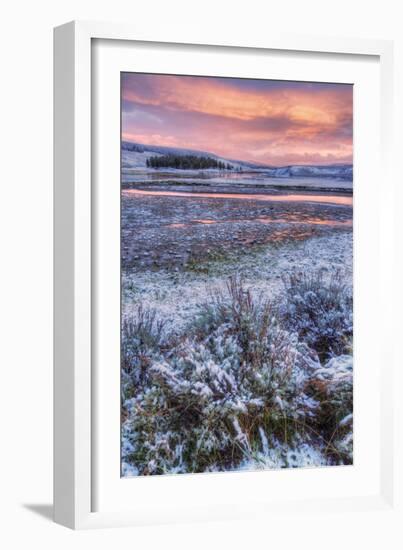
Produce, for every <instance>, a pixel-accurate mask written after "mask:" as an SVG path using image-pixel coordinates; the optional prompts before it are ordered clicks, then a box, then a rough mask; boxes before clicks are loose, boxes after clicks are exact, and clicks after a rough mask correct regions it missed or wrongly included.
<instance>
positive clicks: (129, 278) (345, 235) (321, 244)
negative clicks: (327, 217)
mask: <svg viewBox="0 0 403 550" xmlns="http://www.w3.org/2000/svg"><path fill="white" fill-rule="evenodd" d="M352 247H353V240H352V231H351V230H345V231H343V232H338V233H333V234H329V235H325V236H319V237H312V238H309V239H307V240H301V241H296V242H288V243H286V244H284V245H282V246H279V247H277V246H270V245H268V246H267V247H266V248H265V249H264V250H261V251H259V252H257V253H253V252H252V253H251V254H246V255H244V256H242V257H241V258H240V259H238V260H237V261H236V262H230V263H225V262H224V263H222V262H214V261H212V262H210V266H209V267H210V268H211V269H210V271H209V273H208V274H203V273H201V274H199V273H194V272H188V271H181V272H168V271H156V272H152V271H144V272H132V273H129V274H125V275H124V276H123V280H122V291H123V301H122V306H123V310H122V311H123V315H124V316H130V315H131V314H132V312H133V310H134V308H136V307H137V304H138V303H139V301H145V302H146V303H147V304H148V305H149V306H150V307H152V308H156V309H157V310H158V311H159V312H160V313H161V315H162V316H163V317H164V318H165V319H169V320H170V324H171V326H172V327H175V329H176V330H179V329H180V328H182V327H183V326H185V325H186V323H187V321H188V320H189V319H191V318H192V316H193V315H194V313H195V310H196V309H197V307H198V306H199V305H200V304H202V303H204V302H205V301H206V300H207V299H208V298H209V296H210V294H211V291H212V290H213V291H214V290H216V289H222V288H223V286H224V285H225V281H226V279H227V278H228V277H229V276H230V275H232V274H234V273H237V274H238V275H240V276H242V277H243V278H244V280H245V283H246V284H250V285H253V289H254V290H255V291H256V292H264V293H265V294H267V295H268V297H273V298H274V297H276V296H278V294H279V293H280V291H281V288H282V282H281V277H282V275H283V274H285V273H288V272H289V271H290V270H293V269H297V270H303V271H308V272H309V271H316V270H318V269H321V268H323V269H325V270H328V269H329V268H330V267H332V268H338V267H339V268H340V269H342V270H343V272H344V273H345V277H346V281H347V282H348V283H349V284H350V285H351V284H352V259H353V255H352Z"/></svg>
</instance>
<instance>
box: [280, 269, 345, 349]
mask: <svg viewBox="0 0 403 550" xmlns="http://www.w3.org/2000/svg"><path fill="white" fill-rule="evenodd" d="M283 282H284V293H283V295H282V296H281V303H280V305H279V312H280V316H281V319H282V323H284V325H285V327H287V328H288V330H290V331H295V332H297V333H298V335H299V337H300V339H301V340H303V341H304V342H306V344H308V346H309V347H311V348H312V349H314V350H316V351H317V353H318V354H319V356H320V358H321V359H325V358H328V357H329V356H331V355H340V354H343V353H345V352H346V351H348V348H349V345H350V341H351V338H352V333H353V300H352V294H351V292H350V290H349V289H348V288H347V286H346V285H345V283H344V281H343V276H342V273H341V272H340V271H334V272H331V273H330V274H326V271H325V270H319V271H317V272H314V273H297V272H295V273H291V274H288V275H287V276H285V277H284V278H283Z"/></svg>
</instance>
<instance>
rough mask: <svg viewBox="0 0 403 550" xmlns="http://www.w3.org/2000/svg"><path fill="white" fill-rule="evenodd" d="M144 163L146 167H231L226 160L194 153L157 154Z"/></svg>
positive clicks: (225, 168)
mask: <svg viewBox="0 0 403 550" xmlns="http://www.w3.org/2000/svg"><path fill="white" fill-rule="evenodd" d="M146 164H147V167H148V168H177V169H181V170H206V169H207V168H215V169H218V170H232V169H233V167H232V166H231V165H230V164H229V163H228V162H223V161H221V160H217V159H214V158H211V157H198V156H196V155H173V154H168V155H158V156H154V157H149V158H148V159H147V161H146Z"/></svg>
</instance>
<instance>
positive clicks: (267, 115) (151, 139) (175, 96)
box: [122, 73, 353, 166]
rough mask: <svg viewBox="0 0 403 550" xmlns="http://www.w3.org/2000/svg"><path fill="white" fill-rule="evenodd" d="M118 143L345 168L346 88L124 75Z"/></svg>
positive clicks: (349, 122) (349, 139) (348, 156)
mask: <svg viewBox="0 0 403 550" xmlns="http://www.w3.org/2000/svg"><path fill="white" fill-rule="evenodd" d="M122 139H124V140H128V141H133V142H137V143H144V144H151V145H167V146H172V147H183V148H187V149H196V150H202V151H208V152H211V153H215V154H216V155H219V156H223V157H225V158H229V159H237V160H245V161H251V162H255V163H260V164H268V165H273V166H284V165H287V164H333V163H352V155H353V86H352V85H350V84H325V83H309V82H290V81H280V80H249V79H239V78H220V77H195V76H174V75H152V74H140V73H123V74H122Z"/></svg>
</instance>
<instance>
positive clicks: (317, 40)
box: [54, 22, 397, 529]
mask: <svg viewBox="0 0 403 550" xmlns="http://www.w3.org/2000/svg"><path fill="white" fill-rule="evenodd" d="M100 40H101V41H102V40H107V41H115V44H118V42H119V41H125V42H124V44H125V45H126V46H127V45H128V44H130V43H132V44H143V45H144V44H146V45H147V44H158V47H159V48H160V49H164V47H168V45H169V44H170V43H172V44H173V43H174V44H175V45H176V48H179V49H180V48H181V47H182V48H188V49H189V48H190V49H191V48H194V51H195V52H196V51H198V52H199V51H201V50H203V48H209V51H210V52H211V51H212V49H214V50H215V51H216V52H217V54H218V53H219V52H222V51H224V50H225V51H228V49H233V50H235V49H237V51H239V49H241V52H242V55H243V56H248V55H250V56H251V55H253V54H256V52H259V53H261V52H268V51H282V52H289V53H291V52H297V53H298V54H299V55H307V56H309V55H314V54H316V53H318V52H320V53H323V54H328V55H329V56H345V57H346V58H348V56H363V59H365V58H368V59H369V58H371V59H375V60H376V63H377V67H378V68H379V71H380V73H379V83H380V90H378V92H379V94H380V96H379V97H380V111H379V114H380V124H379V134H380V136H379V137H380V140H379V142H380V145H379V151H373V153H374V155H375V156H377V154H379V157H380V161H379V162H380V165H379V168H380V169H381V172H380V173H381V174H382V176H383V178H384V181H387V182H388V185H385V186H384V188H383V190H382V195H381V196H379V202H378V205H377V209H378V215H379V220H378V222H379V232H378V233H376V234H375V237H376V238H378V237H379V239H380V245H379V246H380V248H379V250H377V251H374V252H371V250H369V251H368V254H371V253H372V254H374V256H373V257H372V259H373V260H374V259H375V258H376V261H377V262H379V265H380V269H379V272H377V273H376V274H374V275H373V277H374V278H373V281H372V282H373V284H374V285H379V288H380V289H381V295H380V297H379V300H378V301H377V302H376V307H377V309H376V312H374V315H375V314H376V315H377V316H378V317H379V318H380V319H382V321H383V324H382V327H381V329H380V342H381V343H382V342H385V343H386V342H387V341H388V334H389V335H390V332H392V333H393V327H392V326H391V325H390V323H391V321H390V317H389V316H388V315H387V313H388V310H389V308H390V303H391V301H392V300H393V294H392V292H393V288H394V285H395V284H396V282H395V281H394V279H393V270H392V267H391V266H392V262H393V255H394V248H393V247H394V235H393V225H392V221H391V220H392V218H391V213H392V210H393V178H392V119H393V110H392V109H393V101H392V98H393V95H392V94H393V80H392V76H393V75H392V50H393V48H392V43H390V42H387V41H370V40H358V39H357V40H356V39H350V40H346V39H337V38H323V37H322V38H321V37H311V36H305V37H303V36H286V35H280V34H278V35H276V34H274V33H270V35H269V36H267V37H255V38H254V39H253V40H250V39H241V38H239V39H238V37H236V38H234V39H233V40H229V41H222V40H220V39H219V38H217V37H214V36H210V35H209V33H208V32H203V35H202V36H201V37H200V38H197V37H194V36H192V37H190V36H187V35H186V30H184V31H183V33H181V36H178V35H177V34H176V35H175V36H170V35H169V31H167V32H166V35H164V36H158V37H153V36H148V35H147V33H146V32H143V31H141V30H138V29H136V28H135V27H132V26H131V25H117V24H109V23H88V22H72V23H68V24H66V25H62V26H61V27H58V28H56V29H55V40H54V61H55V64H54V83H55V103H54V110H55V111H54V114H55V148H54V158H55V174H54V176H55V336H54V343H55V370H54V377H55V382H54V505H55V521H56V522H58V523H61V524H63V525H66V526H68V527H71V528H76V529H81V528H91V527H105V526H123V525H141V524H150V523H151V524H153V523H164V522H178V521H200V520H204V519H213V520H214V519H220V518H236V517H244V516H248V517H250V516H252V517H262V518H264V517H265V516H266V515H267V514H269V513H278V511H279V510H283V511H284V510H285V509H287V510H288V511H289V512H290V513H292V511H294V512H295V513H298V512H299V511H300V510H301V508H302V507H303V508H304V509H307V508H309V509H310V510H311V513H312V514H317V513H319V511H322V510H323V509H326V510H329V511H337V510H345V509H348V510H351V511H354V510H358V511H360V510H361V511H369V510H371V511H378V510H379V511H381V510H389V511H390V512H391V513H393V511H394V499H395V496H396V490H397V486H396V476H395V470H394V468H395V466H394V464H395V450H394V449H395V448H394V445H393V442H394V432H393V422H392V421H391V419H392V418H393V416H394V414H395V409H394V403H393V399H392V396H393V388H394V387H393V366H394V355H393V348H391V347H389V348H388V351H386V352H384V354H383V356H382V364H379V365H378V366H379V372H378V371H376V376H377V377H378V378H376V379H377V380H378V382H379V385H378V386H377V390H376V391H377V396H376V397H377V398H379V403H380V406H379V429H380V435H379V438H378V443H379V445H378V448H377V449H378V450H379V457H378V458H379V461H378V462H377V464H378V465H377V468H378V469H377V472H379V474H380V475H379V479H377V480H376V483H374V487H375V488H371V490H368V491H365V490H364V489H363V488H362V487H361V489H359V490H358V489H357V490H355V489H354V491H355V492H354V491H347V490H346V491H344V493H343V490H339V491H338V492H337V496H336V493H335V494H332V495H330V496H329V497H328V498H326V495H324V494H320V491H319V492H318V493H317V494H309V495H308V494H307V495H306V498H304V487H305V485H304V484H306V483H308V482H309V483H316V484H317V486H318V487H319V485H320V484H322V483H325V482H326V481H325V478H326V477H327V476H328V472H327V471H326V469H324V470H322V471H321V473H320V474H319V477H318V478H317V480H316V481H315V480H313V481H311V477H310V476H312V473H311V474H310V473H309V472H307V473H306V474H303V475H305V478H304V479H302V478H301V480H302V481H301V482H299V481H298V480H296V479H295V478H294V479H293V478H289V479H291V480H292V482H293V483H296V484H300V489H299V491H300V492H299V493H298V495H294V498H293V497H292V495H291V494H289V495H288V496H287V498H286V499H282V500H281V501H280V500H279V499H276V498H274V499H269V498H262V496H261V495H258V494H257V493H256V491H255V492H253V491H252V492H251V493H250V492H249V493H248V496H247V497H246V496H245V486H247V485H250V484H251V480H252V477H248V476H251V475H252V474H250V473H236V474H229V475H230V477H226V478H225V479H227V480H230V483H228V482H227V489H225V488H224V485H223V488H224V490H229V486H230V485H231V486H232V487H238V488H239V494H240V495H242V498H241V497H238V500H237V497H236V491H234V494H233V495H232V494H231V500H232V504H231V505H230V506H227V507H226V509H223V506H222V503H220V502H217V503H213V502H212V503H210V504H209V502H208V496H204V497H203V498H202V497H200V500H199V502H197V499H195V500H194V501H191V500H188V501H187V502H186V503H185V505H183V503H182V506H181V505H180V503H179V501H178V499H179V498H180V496H181V498H182V499H183V498H184V497H185V498H189V499H191V496H190V495H191V494H192V492H194V491H198V490H201V487H202V485H204V484H205V483H206V478H204V480H203V481H200V479H201V478H200V476H166V477H165V478H164V479H162V478H154V479H152V480H145V479H143V480H141V479H140V480H127V481H128V482H129V483H130V484H131V485H130V489H128V491H126V493H127V492H128V493H129V497H130V494H133V503H134V502H135V500H136V499H139V494H141V491H143V492H144V491H146V492H147V489H144V483H146V482H149V483H150V482H151V483H152V487H153V491H154V493H153V495H154V497H155V499H156V500H154V502H153V501H152V499H151V500H150V502H149V503H148V505H147V506H143V505H142V504H141V502H138V505H137V506H136V505H134V504H133V505H130V503H129V502H128V499H127V495H126V499H125V500H124V502H123V501H122V504H119V502H116V499H117V498H118V495H119V493H117V492H115V493H114V496H112V493H106V496H107V498H109V497H110V503H111V504H110V506H107V507H106V509H102V510H101V511H100V510H98V506H97V502H96V500H97V499H96V498H95V496H94V495H96V494H97V492H98V490H95V489H94V488H95V487H97V486H98V483H99V477H100V476H101V478H102V476H104V475H107V473H106V474H105V472H107V470H104V469H102V468H99V463H98V461H97V457H96V452H97V451H98V452H99V446H98V435H99V431H102V430H104V429H105V430H106V427H105V426H104V427H103V425H102V424H101V423H100V422H99V421H98V415H99V409H98V408H97V406H96V401H97V399H98V391H99V388H98V383H97V377H96V372H97V371H96V365H95V363H94V357H95V356H96V349H95V334H96V323H95V322H94V315H96V311H97V299H98V294H97V285H96V284H95V283H94V281H95V275H96V274H95V273H94V266H95V269H96V266H97V265H98V264H97V258H96V254H95V252H96V246H95V245H94V243H95V242H96V240H97V238H98V237H97V231H98V229H99V227H98V226H97V223H96V220H95V218H96V216H94V212H96V211H97V208H99V205H98V203H97V201H96V200H95V198H96V193H95V187H94V185H95V184H94V181H93V174H94V173H95V172H96V169H97V167H96V166H95V160H94V143H95V141H96V136H94V129H93V127H92V122H93V121H92V117H91V113H94V112H95V109H96V106H95V105H93V93H94V89H93V83H94V82H96V80H95V81H94V70H95V62H94V45H95V44H96V42H97V41H100ZM164 44H166V46H164ZM284 55H287V53H285V54H284ZM196 65H197V63H196ZM142 66H143V67H144V61H143V65H142ZM196 69H197V67H196ZM143 70H144V69H143ZM167 72H169V70H167ZM378 92H377V93H378ZM100 131H101V132H102V131H103V129H102V128H101V129H100ZM373 198H374V199H375V195H374V197H373ZM358 200H359V199H358ZM372 204H374V203H372ZM355 208H356V205H355ZM375 225H376V226H377V227H378V225H377V224H375ZM375 248H376V247H375ZM374 250H375V249H374ZM378 252H379V256H378ZM368 258H369V256H368ZM97 284H98V283H97ZM384 348H385V349H387V346H386V345H385V346H384ZM378 375H379V376H378ZM374 380H375V378H374ZM372 397H374V396H372ZM116 399H117V400H119V396H116ZM265 474H266V473H265V472H263V473H260V472H259V473H257V474H253V475H254V476H256V475H257V476H262V475H265ZM270 474H271V475H272V478H271V483H272V485H275V484H277V485H278V484H281V483H282V482H283V480H284V479H285V477H284V476H293V475H294V472H290V471H287V472H270ZM273 475H276V476H277V477H276V480H275V479H274V477H273ZM346 475H347V476H348V475H350V474H346ZM351 475H352V478H353V477H354V473H353V474H351ZM368 475H371V472H368ZM225 476H228V474H225ZM245 476H246V477H245ZM178 477H179V478H181V479H178ZM191 477H194V478H195V481H190V478H191ZM209 477H210V478H212V479H211V480H210V481H209V483H210V485H211V484H214V483H223V482H222V481H221V480H222V479H223V476H220V475H219V476H214V475H210V476H209ZM219 477H220V481H217V480H218V478H219ZM314 477H315V476H314ZM312 479H313V478H312ZM346 479H347V478H344V483H346ZM362 479H363V480H365V478H362ZM368 479H369V478H368ZM197 480H199V481H197ZM215 480H216V481H215ZM133 481H136V482H140V483H141V484H142V489H141V490H140V485H137V486H134V485H133ZM262 481H263V477H260V482H262ZM352 481H353V480H352ZM374 481H375V480H374ZM254 483H259V479H257V481H256V478H255V482H254ZM334 483H336V484H337V479H335V480H334ZM197 484H198V485H197ZM158 486H163V487H164V490H165V491H169V492H170V494H172V493H175V492H177V496H176V497H172V498H173V502H174V505H172V499H171V505H169V504H168V503H167V502H162V504H161V505H157V501H158V498H157V495H158V491H159V490H160V489H159V488H158ZM149 487H151V484H150V485H149ZM114 498H115V500H113V499H114ZM175 498H176V499H177V500H176V501H175ZM245 499H246V500H245ZM104 500H105V499H104ZM246 501H247V504H248V506H247V508H248V510H247V511H246V510H245V502H246Z"/></svg>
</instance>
